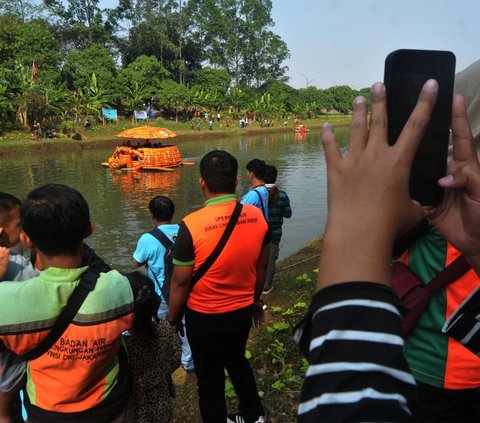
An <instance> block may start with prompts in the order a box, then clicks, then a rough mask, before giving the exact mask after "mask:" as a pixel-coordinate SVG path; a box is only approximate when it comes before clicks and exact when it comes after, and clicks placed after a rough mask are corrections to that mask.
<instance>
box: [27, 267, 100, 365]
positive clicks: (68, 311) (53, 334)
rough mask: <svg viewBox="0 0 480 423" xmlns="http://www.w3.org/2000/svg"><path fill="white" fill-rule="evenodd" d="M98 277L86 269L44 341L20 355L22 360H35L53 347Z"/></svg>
mask: <svg viewBox="0 0 480 423" xmlns="http://www.w3.org/2000/svg"><path fill="white" fill-rule="evenodd" d="M99 276H100V274H99V273H96V272H94V271H93V270H90V269H88V270H87V271H86V272H85V273H84V274H83V275H82V277H81V278H80V283H79V284H78V285H77V287H76V288H75V289H74V291H73V293H72V295H70V298H69V299H68V303H67V305H66V306H65V308H64V309H63V311H62V312H61V313H60V315H59V316H58V318H57V320H56V322H55V324H54V325H53V327H52V329H51V330H50V332H49V333H48V335H47V336H46V337H45V339H44V340H43V341H42V342H40V344H38V345H37V346H36V347H35V348H34V349H33V350H30V351H29V352H27V353H25V354H22V355H21V356H20V357H22V358H23V359H24V360H35V359H37V358H38V357H40V356H41V355H43V354H45V353H46V352H47V351H48V350H49V349H50V348H51V347H52V346H53V344H55V342H57V340H58V339H59V338H60V336H62V335H63V333H64V332H65V330H66V329H67V327H68V325H69V324H70V323H72V320H73V318H74V317H75V315H76V314H77V312H78V310H79V308H80V307H81V305H82V304H83V302H84V300H85V298H87V295H88V294H89V292H90V291H93V290H94V289H95V285H96V283H97V279H98V277H99Z"/></svg>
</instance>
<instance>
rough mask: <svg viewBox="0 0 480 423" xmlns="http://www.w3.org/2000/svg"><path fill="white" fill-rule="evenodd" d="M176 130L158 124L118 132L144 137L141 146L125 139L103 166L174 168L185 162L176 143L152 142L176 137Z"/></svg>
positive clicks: (126, 136)
mask: <svg viewBox="0 0 480 423" xmlns="http://www.w3.org/2000/svg"><path fill="white" fill-rule="evenodd" d="M176 136H177V135H176V134H175V132H173V131H170V130H169V129H166V128H160V127H158V126H139V127H135V128H130V129H127V130H125V131H123V132H120V133H119V134H117V137H119V138H133V139H144V140H145V142H144V143H143V144H142V145H141V146H140V144H138V145H137V147H133V146H132V145H131V143H130V140H127V141H124V143H123V144H122V146H121V147H117V148H116V149H115V151H114V152H113V154H112V155H111V157H110V158H109V159H108V161H106V162H103V163H102V166H105V167H109V168H110V169H115V170H133V171H137V170H146V171H149V170H150V171H155V170H163V171H168V170H173V168H175V167H178V166H182V165H184V164H192V163H191V162H184V161H183V160H182V155H181V154H180V150H179V149H178V147H177V146H176V145H163V144H162V143H158V144H157V143H154V144H152V143H151V142H150V140H152V139H166V138H174V137H176Z"/></svg>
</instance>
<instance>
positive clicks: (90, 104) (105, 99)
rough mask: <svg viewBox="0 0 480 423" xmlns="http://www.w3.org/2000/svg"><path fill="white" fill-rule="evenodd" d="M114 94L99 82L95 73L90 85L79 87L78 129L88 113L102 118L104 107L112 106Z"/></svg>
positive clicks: (76, 96)
mask: <svg viewBox="0 0 480 423" xmlns="http://www.w3.org/2000/svg"><path fill="white" fill-rule="evenodd" d="M111 101H112V94H111V93H110V92H109V90H108V89H107V88H105V86H104V85H102V84H99V83H98V79H97V76H96V75H95V73H93V74H92V75H91V77H90V78H89V82H88V85H86V86H84V87H83V88H79V89H78V90H77V91H76V94H75V105H74V112H75V121H76V123H77V130H79V129H80V127H81V126H82V123H83V119H84V118H86V117H87V116H88V115H90V114H93V115H96V117H97V118H98V119H102V114H101V112H102V109H103V108H104V107H110V104H111Z"/></svg>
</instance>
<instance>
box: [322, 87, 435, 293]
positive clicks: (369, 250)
mask: <svg viewBox="0 0 480 423" xmlns="http://www.w3.org/2000/svg"><path fill="white" fill-rule="evenodd" d="M437 91H438V84H437V83H436V81H434V80H430V81H428V82H427V83H426V84H425V85H424V87H423V89H422V92H421V94H420V97H419V100H418V102H417V105H416V107H415V109H414V111H413V112H412V115H411V116H410V118H409V120H408V122H407V123H406V125H405V127H404V128H403V130H402V133H401V134H400V137H399V139H398V140H397V142H396V143H395V145H393V146H390V145H388V143H387V105H386V93H385V87H384V85H383V84H380V83H377V84H374V85H373V87H372V110H371V112H372V115H371V119H370V125H369V124H368V122H367V103H366V100H365V99H364V98H363V97H358V98H357V99H355V101H354V103H353V118H352V131H351V134H350V144H349V150H348V155H347V156H345V157H344V156H343V155H342V153H341V151H340V149H339V147H338V145H337V144H336V142H335V136H334V134H333V130H332V127H331V126H330V125H328V124H327V125H324V128H323V131H322V139H323V145H324V150H325V156H326V160H327V179H328V218H327V225H326V230H325V235H324V239H323V246H322V255H321V259H320V267H319V269H320V271H319V278H318V283H317V289H321V288H324V287H326V286H329V285H332V284H335V283H340V282H348V281H356V280H364V281H372V282H378V283H384V284H386V283H388V282H389V280H390V262H391V254H392V247H393V242H394V239H395V238H397V237H398V235H400V234H403V233H406V232H407V231H408V230H410V229H411V228H413V227H414V226H415V225H416V224H417V223H418V222H419V221H420V220H421V219H422V217H423V215H424V213H423V210H422V207H421V206H420V205H419V204H418V203H416V202H414V201H413V200H412V199H411V198H410V195H409V191H408V181H409V177H410V167H411V164H412V161H413V158H414V156H415V152H416V149H417V147H418V144H419V142H420V140H421V137H422V135H423V132H424V130H425V127H426V126H427V124H428V121H429V118H430V114H431V111H432V109H433V106H434V104H435V100H436V96H437Z"/></svg>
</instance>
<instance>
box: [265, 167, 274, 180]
mask: <svg viewBox="0 0 480 423" xmlns="http://www.w3.org/2000/svg"><path fill="white" fill-rule="evenodd" d="M276 181H277V168H276V167H275V166H273V165H266V166H265V183H266V184H274V183H275V182H276Z"/></svg>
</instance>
